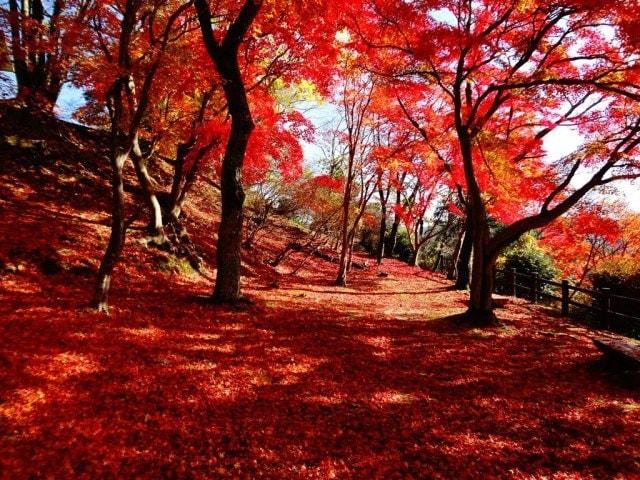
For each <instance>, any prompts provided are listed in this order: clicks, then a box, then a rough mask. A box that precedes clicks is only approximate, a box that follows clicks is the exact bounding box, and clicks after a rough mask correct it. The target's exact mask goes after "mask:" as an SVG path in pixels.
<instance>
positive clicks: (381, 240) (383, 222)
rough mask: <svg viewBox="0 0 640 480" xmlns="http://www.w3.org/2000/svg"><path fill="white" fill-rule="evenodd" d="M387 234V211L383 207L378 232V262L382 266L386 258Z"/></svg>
mask: <svg viewBox="0 0 640 480" xmlns="http://www.w3.org/2000/svg"><path fill="white" fill-rule="evenodd" d="M386 234H387V209H386V208H385V207H384V206H383V207H382V209H381V211H380V229H379V230H378V246H377V248H376V262H377V264H378V265H382V258H383V257H384V244H385V236H386Z"/></svg>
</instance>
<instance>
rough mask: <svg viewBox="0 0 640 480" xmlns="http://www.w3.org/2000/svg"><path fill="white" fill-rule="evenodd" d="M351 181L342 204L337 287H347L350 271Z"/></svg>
mask: <svg viewBox="0 0 640 480" xmlns="http://www.w3.org/2000/svg"><path fill="white" fill-rule="evenodd" d="M349 182H350V181H349V180H347V185H346V186H345V188H346V189H348V191H345V196H344V200H343V202H342V225H341V226H340V262H339V263H338V276H337V278H336V285H338V286H343V287H344V286H346V285H347V271H348V253H349V252H348V250H349V233H348V232H349V203H350V202H349V199H350V198H351V192H350V185H349Z"/></svg>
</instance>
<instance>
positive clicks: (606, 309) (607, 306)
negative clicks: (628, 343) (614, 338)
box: [600, 288, 611, 328]
mask: <svg viewBox="0 0 640 480" xmlns="http://www.w3.org/2000/svg"><path fill="white" fill-rule="evenodd" d="M600 291H601V292H602V316H603V317H604V321H605V324H606V325H607V328H611V289H610V288H602V289H600Z"/></svg>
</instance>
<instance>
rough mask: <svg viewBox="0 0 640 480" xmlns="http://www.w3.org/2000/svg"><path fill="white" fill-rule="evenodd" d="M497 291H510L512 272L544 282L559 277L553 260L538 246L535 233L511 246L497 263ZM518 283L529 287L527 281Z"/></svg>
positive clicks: (521, 238) (523, 237)
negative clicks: (537, 278)
mask: <svg viewBox="0 0 640 480" xmlns="http://www.w3.org/2000/svg"><path fill="white" fill-rule="evenodd" d="M496 266H497V272H496V290H497V291H498V292H501V293H506V292H509V291H510V288H511V273H510V272H511V271H512V269H514V268H515V270H516V272H518V273H522V274H526V275H531V276H535V275H537V276H538V277H539V278H540V279H542V280H553V279H554V278H556V277H557V275H558V269H557V268H556V266H555V264H554V261H553V258H552V257H551V256H550V255H549V254H547V253H546V252H545V251H544V250H543V249H542V248H541V247H540V245H539V244H538V240H537V238H536V236H535V233H526V234H525V235H523V236H522V237H520V239H519V240H518V241H517V242H515V243H514V244H512V245H511V246H509V247H508V248H507V249H506V250H505V251H504V252H503V253H502V255H500V257H499V258H498V261H497V264H496ZM518 283H520V284H523V285H526V286H529V283H531V282H529V281H527V279H519V280H518Z"/></svg>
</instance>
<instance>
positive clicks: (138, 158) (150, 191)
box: [131, 137, 166, 245]
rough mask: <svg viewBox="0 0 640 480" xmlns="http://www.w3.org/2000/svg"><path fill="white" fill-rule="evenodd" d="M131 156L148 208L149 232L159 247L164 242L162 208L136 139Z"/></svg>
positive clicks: (145, 160)
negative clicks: (149, 216)
mask: <svg viewBox="0 0 640 480" xmlns="http://www.w3.org/2000/svg"><path fill="white" fill-rule="evenodd" d="M131 154H132V155H131V156H132V157H133V165H134V167H135V170H136V176H137V177H138V182H140V187H142V193H143V194H144V197H145V201H146V202H147V205H148V207H149V212H150V213H151V219H150V222H149V232H150V233H151V235H153V237H154V238H153V241H154V242H155V243H157V244H158V245H161V244H163V243H164V242H165V240H166V239H165V236H164V227H163V221H162V207H161V206H160V202H159V201H158V197H157V195H156V191H155V188H154V187H153V185H154V180H153V179H152V178H151V176H150V175H149V171H148V170H147V159H146V158H145V157H144V156H143V155H142V152H141V150H140V144H139V142H138V138H137V137H136V138H134V140H133V148H132V150H131Z"/></svg>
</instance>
